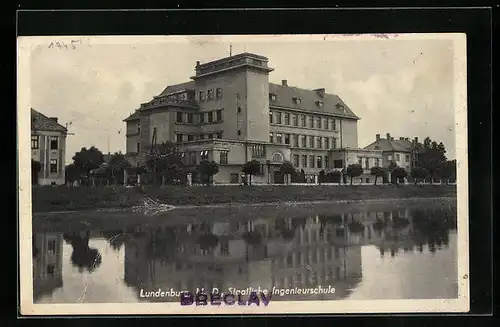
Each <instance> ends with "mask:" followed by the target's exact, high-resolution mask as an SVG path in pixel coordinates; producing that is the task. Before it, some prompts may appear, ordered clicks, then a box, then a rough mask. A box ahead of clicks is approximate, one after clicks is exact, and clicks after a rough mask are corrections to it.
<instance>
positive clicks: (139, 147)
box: [136, 143, 141, 153]
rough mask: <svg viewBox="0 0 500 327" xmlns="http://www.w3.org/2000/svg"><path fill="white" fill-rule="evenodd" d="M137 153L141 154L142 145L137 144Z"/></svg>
mask: <svg viewBox="0 0 500 327" xmlns="http://www.w3.org/2000/svg"><path fill="white" fill-rule="evenodd" d="M136 150H137V153H141V143H137V148H136Z"/></svg>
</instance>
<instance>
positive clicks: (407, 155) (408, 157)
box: [405, 154, 410, 162]
mask: <svg viewBox="0 0 500 327" xmlns="http://www.w3.org/2000/svg"><path fill="white" fill-rule="evenodd" d="M405 161H406V162H410V155H409V154H406V155H405Z"/></svg>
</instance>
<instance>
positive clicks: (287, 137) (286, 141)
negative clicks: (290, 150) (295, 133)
mask: <svg viewBox="0 0 500 327" xmlns="http://www.w3.org/2000/svg"><path fill="white" fill-rule="evenodd" d="M285 144H290V134H285Z"/></svg>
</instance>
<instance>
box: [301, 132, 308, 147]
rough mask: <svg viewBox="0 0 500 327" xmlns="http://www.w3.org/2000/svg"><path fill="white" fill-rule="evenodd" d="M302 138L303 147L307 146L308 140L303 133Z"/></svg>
mask: <svg viewBox="0 0 500 327" xmlns="http://www.w3.org/2000/svg"><path fill="white" fill-rule="evenodd" d="M300 138H301V139H302V142H301V146H302V147H303V148H305V147H307V140H306V136H305V135H301V136H300Z"/></svg>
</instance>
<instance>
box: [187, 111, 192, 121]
mask: <svg viewBox="0 0 500 327" xmlns="http://www.w3.org/2000/svg"><path fill="white" fill-rule="evenodd" d="M187 116H188V123H189V124H192V123H193V113H192V112H189V113H188V114H187Z"/></svg>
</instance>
